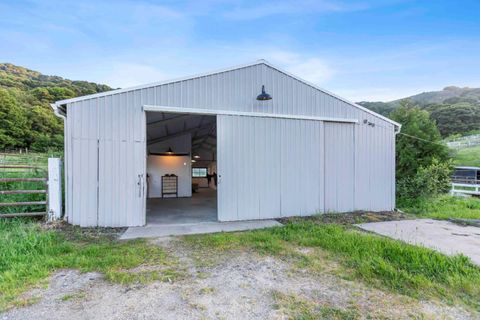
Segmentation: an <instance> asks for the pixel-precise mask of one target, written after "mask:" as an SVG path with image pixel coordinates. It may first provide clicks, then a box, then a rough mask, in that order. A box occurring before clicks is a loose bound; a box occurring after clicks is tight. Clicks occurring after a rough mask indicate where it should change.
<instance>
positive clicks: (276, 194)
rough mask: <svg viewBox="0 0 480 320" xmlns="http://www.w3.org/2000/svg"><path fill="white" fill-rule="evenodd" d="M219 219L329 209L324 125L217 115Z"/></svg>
mask: <svg viewBox="0 0 480 320" xmlns="http://www.w3.org/2000/svg"><path fill="white" fill-rule="evenodd" d="M217 128H218V129H217V157H218V174H219V186H218V199H219V202H218V219H219V220H221V221H231V220H251V219H267V218H277V217H287V216H296V215H306V214H312V213H315V212H322V211H323V175H322V168H323V143H321V141H322V138H323V123H322V122H321V121H308V120H289V119H272V118H254V117H242V116H217Z"/></svg>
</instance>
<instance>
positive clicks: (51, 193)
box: [48, 158, 62, 221]
mask: <svg viewBox="0 0 480 320" xmlns="http://www.w3.org/2000/svg"><path fill="white" fill-rule="evenodd" d="M61 217H62V170H61V162H60V158H48V221H54V220H58V219H60V218H61Z"/></svg>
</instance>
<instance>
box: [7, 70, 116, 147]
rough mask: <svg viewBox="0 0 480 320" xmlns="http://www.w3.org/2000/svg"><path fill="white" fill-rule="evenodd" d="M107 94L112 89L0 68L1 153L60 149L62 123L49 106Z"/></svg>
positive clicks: (30, 72) (94, 84) (32, 72)
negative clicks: (6, 151)
mask: <svg viewBox="0 0 480 320" xmlns="http://www.w3.org/2000/svg"><path fill="white" fill-rule="evenodd" d="M107 90H111V88H110V87H108V86H106V85H99V84H96V83H92V82H87V81H71V80H68V79H63V78H61V77H56V76H46V75H43V74H41V73H39V72H36V71H33V70H29V69H26V68H23V67H19V66H15V65H12V64H9V63H2V64H0V150H10V149H17V148H29V149H31V150H33V151H39V152H45V151H48V150H61V149H63V122H62V120H61V119H60V118H58V117H56V116H55V115H54V113H53V111H52V109H51V108H50V103H52V102H53V101H57V100H62V99H69V98H73V97H77V96H81V95H86V94H92V93H97V92H103V91H107Z"/></svg>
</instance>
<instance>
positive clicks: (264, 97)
mask: <svg viewBox="0 0 480 320" xmlns="http://www.w3.org/2000/svg"><path fill="white" fill-rule="evenodd" d="M257 100H259V101H265V100H272V96H271V95H269V94H268V93H266V92H265V86H264V85H262V93H260V94H259V95H258V96H257Z"/></svg>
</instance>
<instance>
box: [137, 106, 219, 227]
mask: <svg viewBox="0 0 480 320" xmlns="http://www.w3.org/2000/svg"><path fill="white" fill-rule="evenodd" d="M216 132H217V130H216V117H215V116H209V115H198V114H183V113H182V114H180V113H166V112H147V207H146V215H147V216H146V221H147V225H148V224H150V225H152V224H189V223H198V222H207V221H217V191H216V190H217V186H216V184H217V177H216V172H217V157H216V149H217V136H216Z"/></svg>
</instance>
